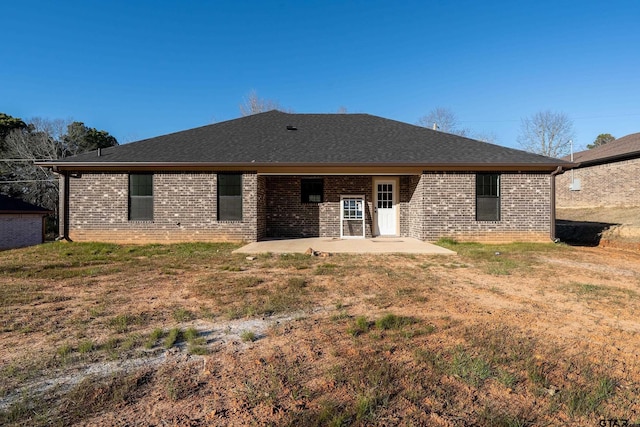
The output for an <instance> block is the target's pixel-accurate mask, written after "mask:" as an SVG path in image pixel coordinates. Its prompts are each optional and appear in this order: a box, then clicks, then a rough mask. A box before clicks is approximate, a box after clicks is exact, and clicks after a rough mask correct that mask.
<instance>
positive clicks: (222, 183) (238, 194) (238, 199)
mask: <svg viewBox="0 0 640 427" xmlns="http://www.w3.org/2000/svg"><path fill="white" fill-rule="evenodd" d="M218 221H242V174H239V173H234V174H227V173H225V174H219V175H218Z"/></svg>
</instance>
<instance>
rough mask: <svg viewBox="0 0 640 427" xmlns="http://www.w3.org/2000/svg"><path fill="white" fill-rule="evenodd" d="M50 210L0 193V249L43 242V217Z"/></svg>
mask: <svg viewBox="0 0 640 427" xmlns="http://www.w3.org/2000/svg"><path fill="white" fill-rule="evenodd" d="M50 213H51V211H49V210H47V209H43V208H40V207H38V206H34V205H32V204H30V203H26V202H23V201H22V200H19V199H14V198H12V197H9V196H5V195H2V194H0V250H4V249H13V248H21V247H24V246H31V245H38V244H40V243H42V242H44V218H45V216H47V215H48V214H50Z"/></svg>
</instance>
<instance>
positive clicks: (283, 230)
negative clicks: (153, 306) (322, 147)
mask: <svg viewBox="0 0 640 427" xmlns="http://www.w3.org/2000/svg"><path fill="white" fill-rule="evenodd" d="M301 178H302V177H300V176H257V175H256V174H255V173H244V174H243V219H242V221H228V222H223V221H217V220H216V217H217V197H216V190H217V175H216V174H215V173H156V174H155V175H154V219H153V221H129V220H128V175H127V174H121V173H97V174H86V173H85V174H83V175H82V177H81V178H69V193H70V197H69V209H68V213H69V215H68V216H69V218H68V223H69V237H70V238H71V239H72V240H78V241H89V240H99V241H113V242H123V243H126V242H136V243H144V242H178V241H213V240H235V241H238V240H244V241H255V240H257V239H261V238H263V237H312V236H314V237H316V236H318V237H338V236H340V226H341V224H340V196H341V195H363V196H364V197H365V202H366V208H365V233H366V236H367V237H371V235H372V226H371V225H372V212H373V206H372V200H371V199H372V191H373V189H372V184H373V179H372V177H371V176H325V177H324V198H323V202H322V203H319V204H315V203H308V204H307V203H301V195H300V188H301V186H300V180H301ZM399 182H400V189H399V205H400V206H399V215H400V217H399V223H400V235H401V236H410V237H415V238H418V239H422V240H428V241H435V240H438V239H439V238H441V237H450V238H454V239H457V240H461V241H462V240H476V241H495V242H499V241H516V240H517V241H548V239H549V227H550V224H549V223H550V206H549V204H550V197H549V196H550V194H549V190H550V176H549V175H548V174H502V175H501V220H500V221H476V219H475V174H474V173H426V174H423V175H421V176H401V177H400V178H399ZM61 188H64V187H61ZM62 199H63V198H62V197H61V200H62ZM343 232H345V234H352V235H354V234H358V235H360V234H361V232H362V229H361V228H357V229H356V228H354V227H351V228H349V227H347V228H343Z"/></svg>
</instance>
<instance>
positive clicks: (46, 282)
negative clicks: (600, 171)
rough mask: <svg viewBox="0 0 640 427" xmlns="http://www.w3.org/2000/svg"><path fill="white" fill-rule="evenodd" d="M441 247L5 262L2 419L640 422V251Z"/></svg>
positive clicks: (143, 250)
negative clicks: (442, 253)
mask: <svg viewBox="0 0 640 427" xmlns="http://www.w3.org/2000/svg"><path fill="white" fill-rule="evenodd" d="M441 244H443V245H444V246H447V247H450V248H451V249H453V250H455V251H457V252H458V255H457V256H448V257H439V256H427V255H402V254H395V255H379V256H372V255H340V256H331V257H329V258H319V257H309V256H304V255H270V254H263V255H258V256H257V259H255V260H248V259H246V257H245V256H244V255H236V254H232V253H231V251H232V250H233V249H235V248H236V247H237V246H234V245H229V244H186V245H167V246H161V245H150V246H117V245H107V244H77V243H51V244H45V245H41V246H38V247H33V248H27V249H21V250H13V251H6V252H2V253H0V277H1V279H2V282H1V284H0V425H23V426H33V425H36V426H37V425H42V426H44V425H128V426H134V425H158V426H160V425H180V426H201V425H202V426H204V425H213V426H240V425H259V426H262V425H273V426H301V425H310V426H343V425H344V426H346V425H355V426H365V425H367V426H368V425H385V426H390V425H406V426H410V425H414V426H422V425H430V426H553V425H575V426H578V425H580V426H598V425H611V426H613V425H614V424H613V423H614V421H609V420H619V421H615V422H617V423H618V424H615V425H623V424H622V423H623V422H624V420H628V421H627V423H628V424H629V425H631V424H634V423H640V399H638V396H640V320H639V319H640V298H639V293H640V254H639V253H637V252H634V251H624V250H617V249H612V248H597V247H596V248H578V247H569V246H565V245H552V244H540V245H533V244H526V245H525V244H512V245H500V246H489V245H478V244H456V243H455V242H441ZM603 422H604V424H603ZM607 423H609V424H607Z"/></svg>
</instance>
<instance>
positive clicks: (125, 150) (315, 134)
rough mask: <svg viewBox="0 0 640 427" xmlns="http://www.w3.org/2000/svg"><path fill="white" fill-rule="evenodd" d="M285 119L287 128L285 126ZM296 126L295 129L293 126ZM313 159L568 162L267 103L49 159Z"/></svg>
mask: <svg viewBox="0 0 640 427" xmlns="http://www.w3.org/2000/svg"><path fill="white" fill-rule="evenodd" d="M288 127H289V128H288ZM292 127H294V128H295V130H293V129H292ZM130 162H135V163H141V162H142V163H153V164H155V163H171V164H173V163H210V164H235V165H238V164H270V165H273V164H289V165H295V164H299V165H302V164H305V165H308V164H316V165H322V164H327V165H333V164H344V165H382V164H387V165H390V164H393V165H401V164H402V165H408V166H411V165H452V166H453V165H469V164H477V165H492V164H499V165H536V166H541V167H550V166H554V165H566V164H567V163H565V162H563V161H561V160H558V159H552V158H549V157H544V156H540V155H536V154H531V153H527V152H524V151H520V150H514V149H510V148H506V147H502V146H498V145H493V144H488V143H484V142H480V141H476V140H473V139H469V138H463V137H460V136H456V135H451V134H447V133H444V132H438V131H434V130H431V129H427V128H424V127H420V126H414V125H410V124H407V123H402V122H398V121H395V120H390V119H385V118H382V117H377V116H372V115H368V114H289V113H283V112H280V111H269V112H266V113H261V114H255V115H252V116H247V117H242V118H239V119H235V120H229V121H226V122H221V123H216V124H212V125H208V126H203V127H199V128H195V129H189V130H185V131H182V132H176V133H172V134H169V135H163V136H158V137H155V138H150V139H145V140H142V141H138V142H133V143H129V144H125V145H120V146H116V147H110V148H106V149H103V150H102V152H101V155H100V156H97V154H96V152H95V151H94V152H90V153H85V154H81V155H78V156H74V157H68V158H65V159H62V160H58V161H55V162H52V163H54V164H59V165H64V164H65V163H76V164H80V163H90V164H95V165H96V166H99V165H100V164H101V163H102V164H114V163H130Z"/></svg>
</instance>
